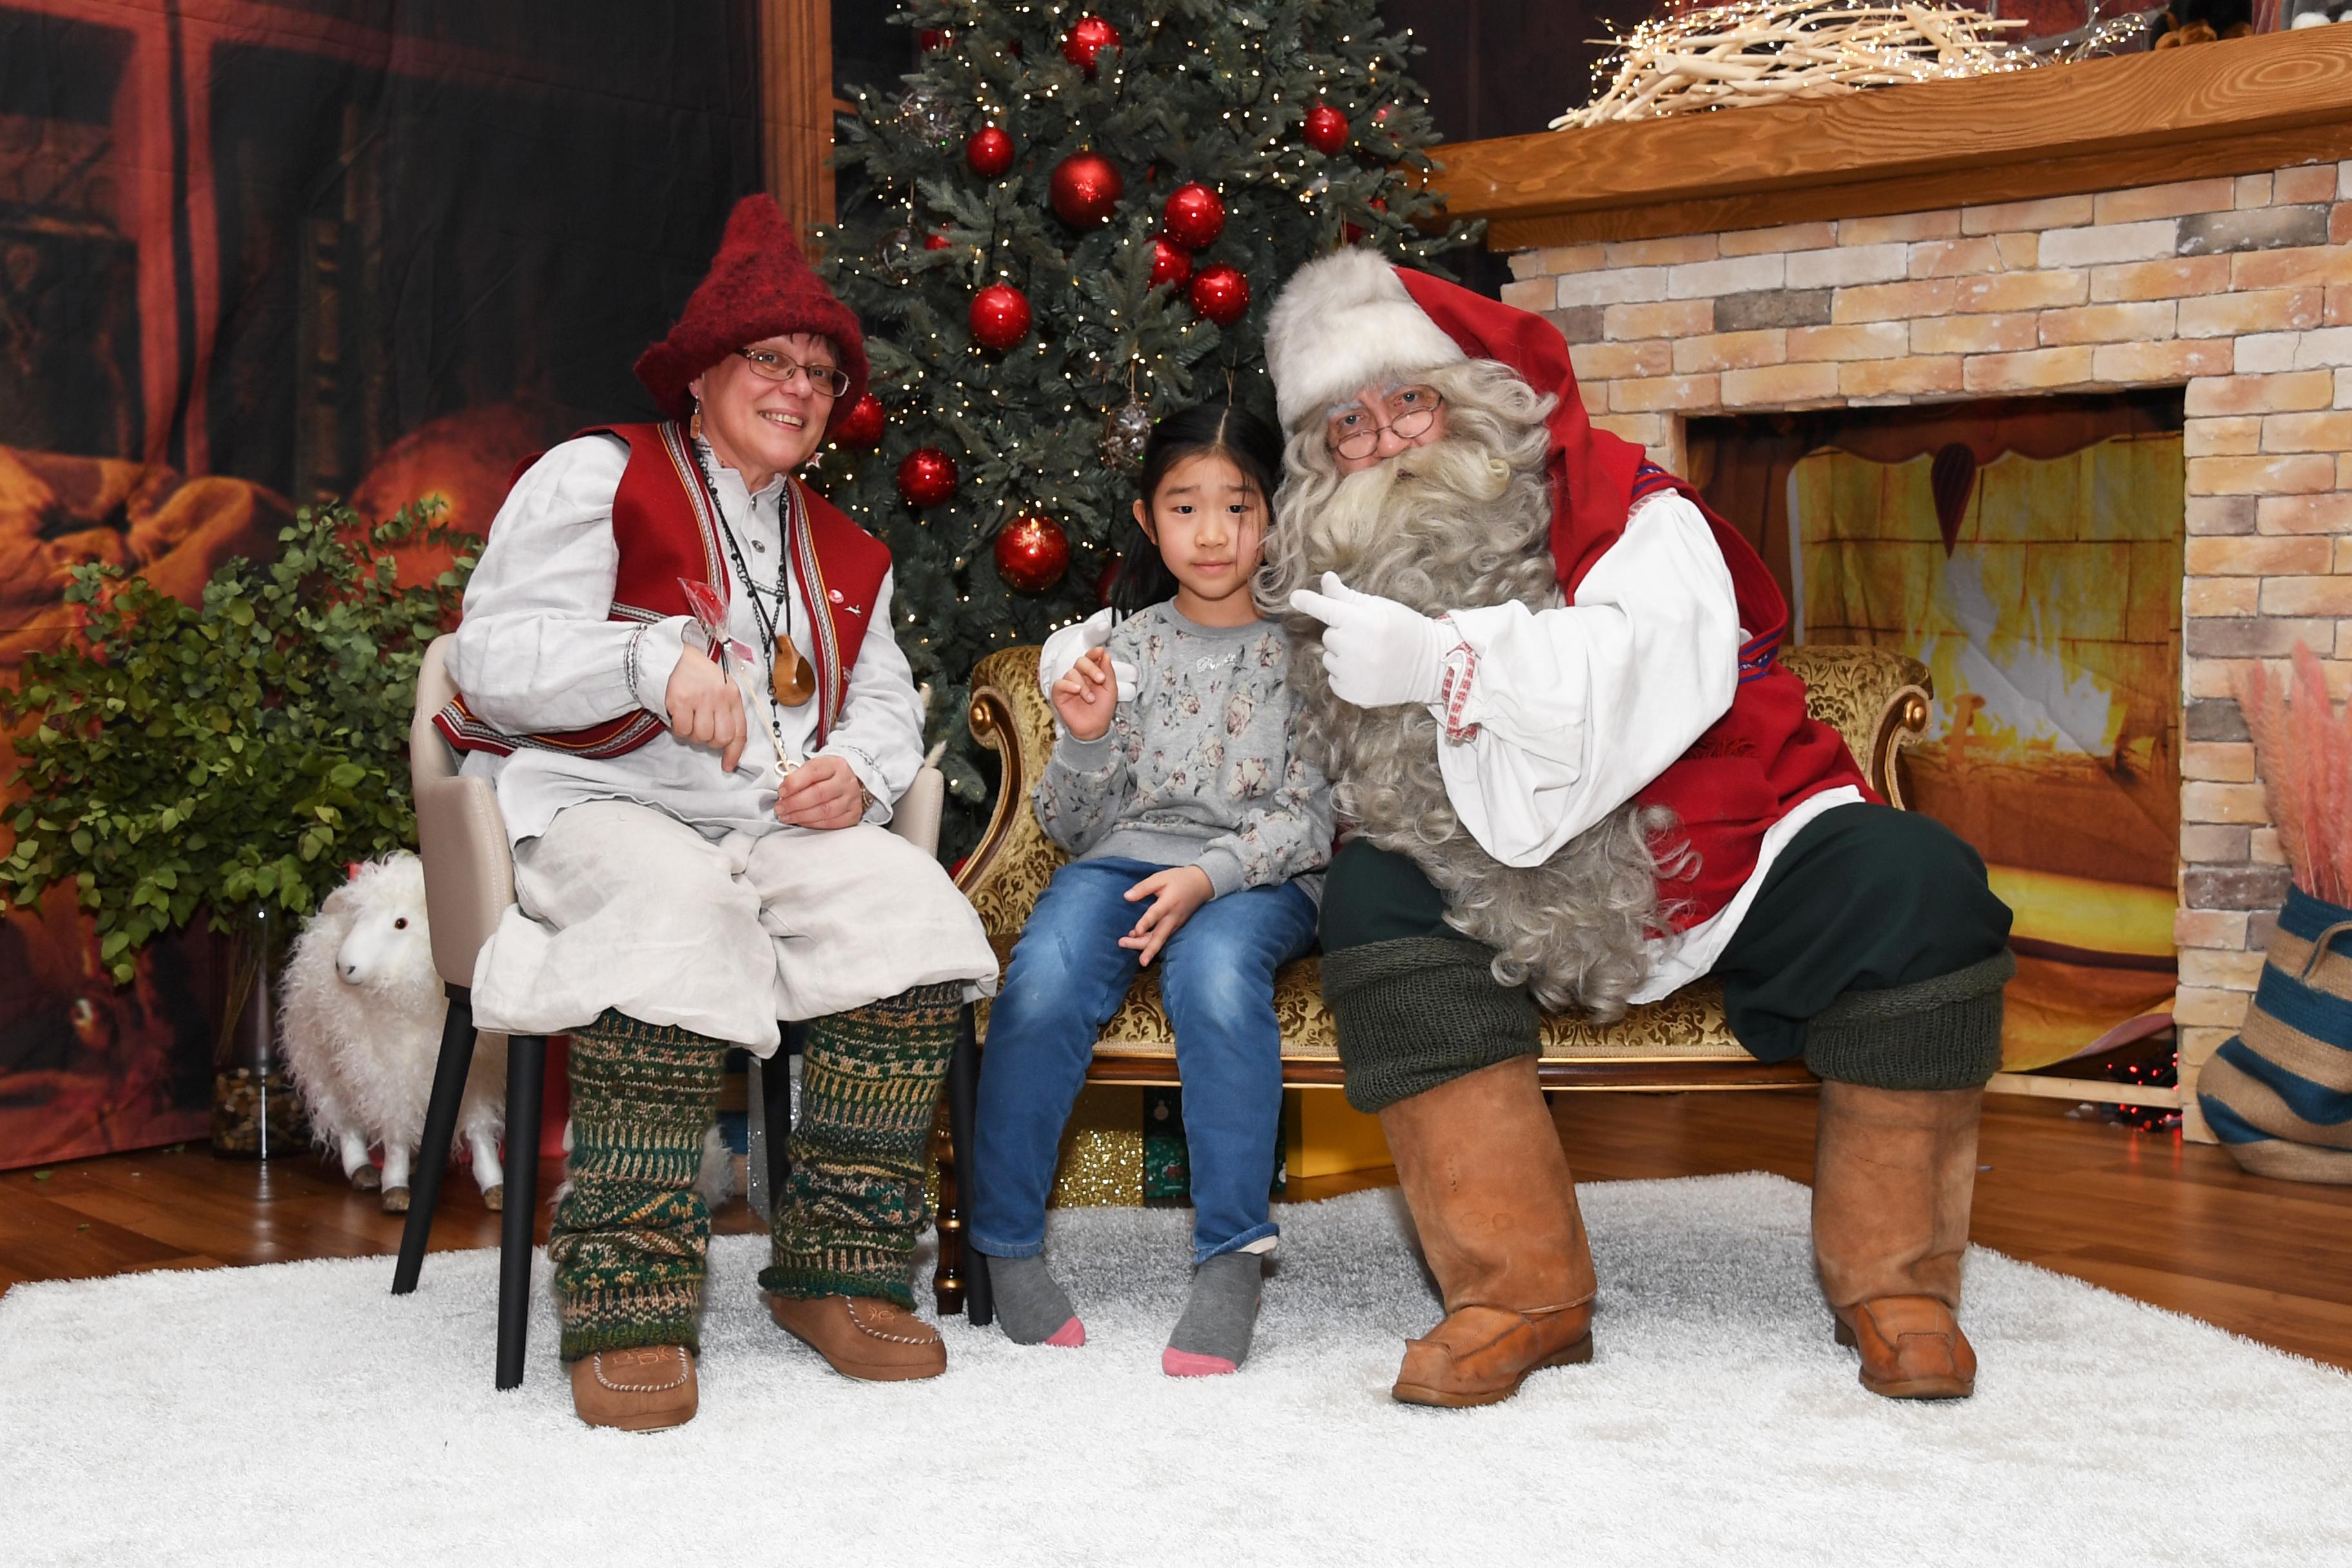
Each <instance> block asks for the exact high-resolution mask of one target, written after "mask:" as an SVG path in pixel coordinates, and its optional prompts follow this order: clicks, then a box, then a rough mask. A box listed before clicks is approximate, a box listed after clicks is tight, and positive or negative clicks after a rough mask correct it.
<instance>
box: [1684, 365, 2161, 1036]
mask: <svg viewBox="0 0 2352 1568" xmlns="http://www.w3.org/2000/svg"><path fill="white" fill-rule="evenodd" d="M2178 406H2179V405H2178V403H2177V401H2176V402H2175V403H2174V404H2173V405H2172V410H2171V415H2170V416H2169V417H2168V413H2167V410H2166V409H2165V408H2164V406H2163V405H2162V403H2161V402H2154V403H2141V404H2136V403H2131V402H2126V401H2124V400H2115V401H2114V402H2112V403H2111V404H2107V405H2101V404H2097V403H2083V404H2064V405H2059V406H2057V407H2054V408H2025V409H2019V408H2012V407H2008V406H2004V405H1988V406H1985V407H1982V408H1975V409H1969V408H1962V409H1929V410H1926V411H1920V412H1908V411H1906V413H1904V414H1902V415H1900V416H1894V417H1892V418H1889V417H1887V416H1877V418H1875V419H1874V416H1872V415H1871V414H1870V413H1869V412H1867V411H1850V412H1844V413H1840V414H1837V415H1834V416H1792V417H1789V418H1784V419H1782V420H1779V421H1769V422H1768V421H1755V422H1748V421H1738V422H1732V421H1724V422H1716V423H1717V425H1720V426H1734V425H1752V426H1760V428H1751V429H1749V430H1748V431H1745V432H1735V431H1725V432H1724V434H1725V435H1727V436H1729V437H1730V439H1729V440H1728V441H1717V442H1716V443H1714V445H1713V450H1712V451H1711V452H1709V453H1708V454H1707V455H1706V458H1705V459H1704V460H1705V461H1706V466H1707V468H1708V469H1709V479H1710V485H1711V489H1713V490H1715V491H1717V492H1721V493H1722V495H1723V498H1724V500H1726V501H1727V503H1728V504H1729V505H1730V506H1732V507H1733V508H1735V509H1737V510H1734V512H1733V515H1735V516H1739V515H1745V516H1746V517H1747V518H1748V519H1749V520H1750V521H1751V525H1752V526H1755V527H1756V528H1757V531H1758V534H1759V538H1762V539H1763V540H1764V541H1765V542H1766V544H1767V547H1768V549H1769V550H1770V552H1771V558H1772V559H1774V560H1775V562H1776V566H1777V569H1779V570H1780V571H1783V572H1784V573H1785V574H1786V582H1787V585H1788V590H1789V597H1790V626H1791V628H1792V635H1793V636H1794V637H1796V638H1797V640H1801V641H1806V642H1830V643H1861V644H1868V645H1871V646H1874V647H1893V648H1897V649H1900V650H1901V651H1903V652H1905V653H1907V654H1910V655H1911V656H1913V657H1914V658H1917V659H1919V660H1920V661H1921V662H1922V663H1924V664H1926V665H1927V668H1928V669H1929V670H1930V671H1931V672H1932V674H1933V676H1934V686H1935V704H1934V708H1933V713H1932V717H1931V719H1930V721H1929V726H1928V730H1927V734H1926V735H1925V736H1924V737H1923V738H1922V740H1921V741H1920V742H1918V743H1917V744H1916V745H1914V746H1913V747H1911V748H1910V749H1909V750H1908V751H1907V752H1906V753H1905V759H1904V781H1905V785H1906V789H1907V791H1908V793H1909V796H1910V799H1909V802H1908V804H1910V805H1912V806H1913V807H1914V808H1916V809H1917V810H1920V811H1924V812H1926V813H1927V814H1928V815H1930V816H1935V817H1936V818H1937V819H1938V820H1940V821H1942V822H1944V823H1946V824H1947V825H1948V826H1951V827H1952V828H1953V829H1954V830H1956V831H1957V832H1958V833H1959V835H1960V836H1961V837H1964V838H1966V839H1967V840H1968V841H1969V844H1970V845H1972V846H1973V847H1975V848H1976V849H1977V851H1978V852H1979V854H1981V855H1982V856H1983V857H1984V858H1985V860H1986V863H1987V865H1988V867H1989V868H1990V873H1991V877H1992V882H1993V887H1994V889H1995V890H1996V891H1997V892H1999V893H2000V896H2001V897H2002V899H2003V900H2006V901H2007V902H2008V903H2009V904H2010V906H2011V908H2012V909H2014V910H2016V911H2017V925H2016V948H2017V952H2018V961H2019V973H2018V977H2017V979H2016V980H2015V981H2014V982H2013V983H2012V984H2011V987H2010V990H2009V994H2008V998H2007V1000H2008V1009H2007V1024H2006V1027H2005V1035H2004V1040H2003V1052H2002V1054H2003V1058H2004V1065H2006V1066H2007V1067H2009V1068H2013V1069H2014V1068H2033V1067H2040V1066H2045V1065H2047V1064H2049V1063H2052V1062H2054V1061H2059V1060H2062V1059H2064V1058H2068V1057H2071V1056H2074V1055H2075V1054H2077V1053H2079V1052H2082V1051H2084V1050H2085V1049H2086V1048H2088V1047H2093V1046H2094V1045H2095V1044H2097V1043H2099V1042H2101V1041H2103V1040H2105V1041H2107V1042H2108V1043H2110V1044H2112V1043H2113V1042H2114V1040H2115V1039H2116V1037H2117V1036H2118V1033H2120V1034H2126V1035H2127V1034H2130V1033H2134V1032H2141V1033H2144V1032H2147V1031H2149V1030H2152V1029H2154V1028H2156V1027H2158V1026H2161V1024H2162V1023H2163V1022H2164V1021H2165V1016H2166V1015H2167V1014H2168V1011H2169V1008H2170V1006H2171V1004H2172V996H2173V990H2174V984H2175V965H2174V957H2173V952H2174V950H2173V929H2172V928H2173V910H2174V907H2175V903H2176V895H2175V882H2176V875H2177V869H2178V865H2177V857H2178V844H2179V750H2180V736H2179V713H2180V690H2179V668H2180V583H2181V550H2182V539H2183V493H2184V486H2183V479H2182V453H2181V439H2180V434H2179V419H2178V416H2177V411H2178ZM1768 488H1769V490H1770V491H1771V492H1773V493H1771V494H1769V495H1767V494H1766V493H1764V491H1765V490H1766V489H1768Z"/></svg>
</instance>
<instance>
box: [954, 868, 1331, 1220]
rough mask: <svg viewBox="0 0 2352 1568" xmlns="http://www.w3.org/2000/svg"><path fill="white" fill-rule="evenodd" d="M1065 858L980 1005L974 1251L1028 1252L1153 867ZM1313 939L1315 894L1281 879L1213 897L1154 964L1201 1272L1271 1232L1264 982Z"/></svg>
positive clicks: (1273, 1068) (1274, 1093)
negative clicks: (999, 987)
mask: <svg viewBox="0 0 2352 1568" xmlns="http://www.w3.org/2000/svg"><path fill="white" fill-rule="evenodd" d="M1165 869H1166V868H1165V867H1162V866H1154V865H1150V864H1149V863H1147V862H1145V861H1141V860H1125V859H1116V858H1104V859H1100V860H1073V861H1072V862H1070V863H1069V864H1068V865H1066V866H1065V867H1063V868H1061V869H1060V870H1059V871H1056V872H1055V873H1054V880H1053V881H1052V883H1051V884H1050V885H1048V886H1047V888H1046V889H1045V892H1044V893H1042V894H1040V895H1039V896H1038V899H1037V907H1036V909H1035V910H1033V911H1032V912H1031V913H1030V916H1029V923H1028V925H1027V926H1026V927H1024V929H1023V930H1022V932H1021V941H1020V942H1019V943H1018V944H1017V945H1016V946H1015V947H1014V948H1013V963H1012V965H1011V967H1010V968H1009V969H1007V970H1006V972H1005V975H1004V988H1003V991H1002V992H1001V993H1000V994H998V996H997V998H996V1001H995V1003H994V1005H992V1007H991V1008H990V1009H989V1016H988V1048H987V1050H986V1051H985V1052H984V1053H983V1054H982V1057H981V1064H980V1113H979V1118H978V1121H977V1124H976V1125H975V1127H974V1129H973V1150H972V1164H973V1173H972V1184H973V1188H974V1191H973V1193H972V1197H971V1244H972V1246H973V1247H976V1248H978V1249H979V1250H980V1251H982V1252H983V1253H986V1254H989V1255H990V1256H992V1257H995V1258H1034V1257H1035V1256H1036V1255H1037V1254H1038V1253H1039V1252H1040V1251H1041V1250H1043V1248H1044V1247H1045V1198H1046V1195H1047V1194H1048V1193H1050V1192H1051V1191H1052V1189H1053V1185H1054V1162H1055V1155H1056V1154H1057V1153H1058V1152H1059V1151H1060V1147H1061V1141H1062V1126H1063V1123H1065V1122H1066V1121H1068V1120H1069V1119H1070V1107H1071V1105H1072V1104H1073V1103H1074V1102H1075V1101H1076V1099H1077V1097H1078V1089H1079V1088H1080V1087H1081V1086H1082V1085H1083V1084H1084V1083H1085V1081H1086V1074H1087V1063H1088V1062H1089V1061H1090V1060H1092V1059H1093V1056H1094V1047H1095V1039H1096V1037H1097V1036H1098V1035H1099V1034H1101V1032H1102V1026H1104V1025H1105V1024H1107V1023H1108V1022H1109V1021H1110V1016H1111V1015H1112V1014H1114V1013H1116V1012H1118V1008H1119V1004H1120V1003H1121V1002H1122V1001H1124V1000H1125V999H1126V997H1127V991H1128V987H1129V985H1131V984H1134V981H1135V978H1136V975H1137V973H1139V970H1138V968H1137V965H1136V962H1135V950H1134V949H1132V948H1125V947H1121V946H1119V945H1118V939H1119V938H1120V937H1122V936H1124V935H1126V934H1127V932H1128V931H1130V930H1131V929H1133V927H1134V925H1135V922H1136V920H1137V918H1138V917H1139V916H1140V915H1141V914H1142V912H1143V910H1145V909H1147V908H1149V907H1150V906H1149V905H1148V904H1147V903H1145V902H1142V901H1138V902H1136V903H1129V902H1128V901H1127V897H1126V895H1127V890H1128V889H1129V888H1131V887H1133V886H1135V884H1136V883H1138V882H1139V881H1141V880H1142V879H1144V878H1146V877H1149V876H1150V875H1151V874H1152V873H1153V872H1154V871H1160V870H1165ZM1314 941H1315V900H1312V899H1310V898H1308V897H1307V895H1306V894H1305V893H1304V892H1302V891H1300V890H1299V889H1298V888H1297V886H1296V885H1295V884H1292V883H1288V882H1285V883H1283V884H1282V885H1280V886H1279V887H1271V888H1245V889H1243V890H1241V891H1240V892H1237V893H1228V894H1226V895H1225V896H1224V897H1223V898H1222V899H1212V900H1209V901H1208V902H1207V903H1205V904H1202V906H1201V907H1200V908H1199V909H1198V910H1194V911H1193V913H1192V919H1190V920H1188V921H1185V922H1184V923H1183V925H1181V927H1179V928H1178V929H1177V931H1176V934H1175V935H1174V936H1171V937H1170V938H1169V939H1168V942H1167V945H1166V946H1164V947H1162V948H1161V949H1160V956H1159V957H1158V958H1157V959H1155V960H1153V962H1154V963H1158V964H1159V965H1160V997H1161V1000H1162V1001H1163V1002H1164V1003H1165V1004H1166V1005H1167V1008H1168V1016H1169V1021H1170V1022H1171V1023H1172V1024H1173V1025H1174V1026H1175V1028H1176V1070H1177V1074H1178V1076H1179V1077H1180V1078H1181V1079H1182V1080H1183V1084H1184V1137H1185V1141H1186V1142H1187V1143H1188V1144H1189V1145H1190V1146H1191V1157H1192V1257H1193V1261H1194V1262H1195V1263H1205V1262H1206V1261H1208V1260H1209V1259H1210V1258H1214V1257H1216V1256H1217V1255H1218V1254H1220V1253H1225V1252H1233V1251H1235V1250H1237V1249H1239V1248H1241V1247H1247V1246H1248V1245H1249V1244H1250V1243H1252V1242H1254V1241H1259V1240H1263V1239H1264V1238H1265V1237H1269V1236H1272V1235H1274V1234H1275V1231H1276V1227H1275V1226H1274V1225H1273V1224H1272V1222H1270V1221H1269V1220H1268V1219H1267V1217H1266V1193H1267V1189H1268V1188H1269V1187H1270V1186H1271V1185H1272V1184H1273V1181H1274V1151H1275V1145H1276V1138H1277V1137H1278V1136H1279V1135H1280V1131H1281V1125H1282V1034H1281V1030H1280V1029H1279V1028H1278V1027H1277V1026H1276V1023H1275V1021H1274V972H1275V971H1276V969H1277V968H1279V967H1280V966H1281V965H1282V964H1284V963H1287V962H1288V961H1289V960H1291V959H1293V958H1296V957H1297V956H1298V955H1299V954H1300V953H1303V952H1306V951H1307V948H1308V947H1309V946H1310V945H1311V944H1312V943H1313V942H1314Z"/></svg>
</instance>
